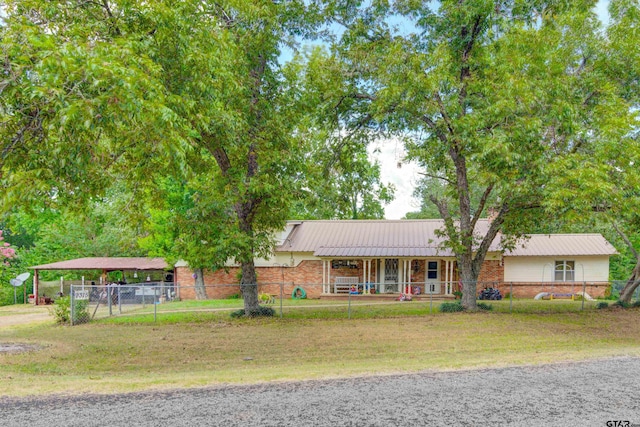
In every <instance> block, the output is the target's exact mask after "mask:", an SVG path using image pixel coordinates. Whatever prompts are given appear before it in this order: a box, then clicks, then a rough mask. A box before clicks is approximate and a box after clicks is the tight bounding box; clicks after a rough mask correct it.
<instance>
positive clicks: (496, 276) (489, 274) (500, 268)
mask: <svg viewBox="0 0 640 427" xmlns="http://www.w3.org/2000/svg"><path fill="white" fill-rule="evenodd" d="M503 280H504V265H501V263H500V261H499V260H489V261H487V260H485V262H484V263H483V264H482V267H481V268H480V274H479V276H478V282H502V281H503Z"/></svg>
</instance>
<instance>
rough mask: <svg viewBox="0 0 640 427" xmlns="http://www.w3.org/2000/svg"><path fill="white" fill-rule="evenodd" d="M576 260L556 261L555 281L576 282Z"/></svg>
mask: <svg viewBox="0 0 640 427" xmlns="http://www.w3.org/2000/svg"><path fill="white" fill-rule="evenodd" d="M575 267H576V266H575V261H556V270H555V273H556V275H555V281H556V282H574V281H575V279H576V274H575V272H576V268H575Z"/></svg>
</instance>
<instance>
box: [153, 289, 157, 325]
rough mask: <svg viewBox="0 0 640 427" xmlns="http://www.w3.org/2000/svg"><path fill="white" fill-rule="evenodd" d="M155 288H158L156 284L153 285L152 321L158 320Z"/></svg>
mask: <svg viewBox="0 0 640 427" xmlns="http://www.w3.org/2000/svg"><path fill="white" fill-rule="evenodd" d="M156 289H158V287H157V286H154V287H153V321H154V322H157V321H158V302H157V301H156Z"/></svg>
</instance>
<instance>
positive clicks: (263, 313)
mask: <svg viewBox="0 0 640 427" xmlns="http://www.w3.org/2000/svg"><path fill="white" fill-rule="evenodd" d="M275 315H276V311H275V310H274V309H273V308H271V307H265V306H258V308H256V309H253V310H249V311H245V309H242V310H236V311H233V312H231V318H233V319H238V318H241V317H273V316H275Z"/></svg>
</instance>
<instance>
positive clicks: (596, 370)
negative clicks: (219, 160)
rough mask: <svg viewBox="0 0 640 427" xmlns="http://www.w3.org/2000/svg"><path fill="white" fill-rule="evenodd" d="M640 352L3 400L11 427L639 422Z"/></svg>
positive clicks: (4, 419) (0, 415)
mask: <svg viewBox="0 0 640 427" xmlns="http://www.w3.org/2000/svg"><path fill="white" fill-rule="evenodd" d="M639 387H640V358H615V359H606V360H597V361H589V362H580V363H559V364H552V365H543V366H532V367H512V368H503V369H482V370H469V371H457V372H423V373H417V374H402V375H389V376H371V377H360V378H349V379H337V380H323V381H305V382H287V383H268V384H261V385H251V386H223V387H212V388H205V389H186V390H184V389H183V390H174V391H163V392H145V393H134V394H120V395H108V396H98V395H88V396H87V395H85V396H80V397H62V396H54V397H47V398H26V399H13V398H1V399H0V425H2V426H29V427H39V426H47V427H49V426H83V427H88V426H127V427H128V426H176V427H178V426H225V427H227V426H228V427H230V426H251V425H255V426H384V427H389V426H459V425H465V426H487V425H512V426H564V427H566V426H607V425H616V426H620V425H626V424H612V423H609V424H607V421H613V420H625V421H628V422H629V423H628V425H629V426H633V425H636V426H638V427H640V391H639Z"/></svg>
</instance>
